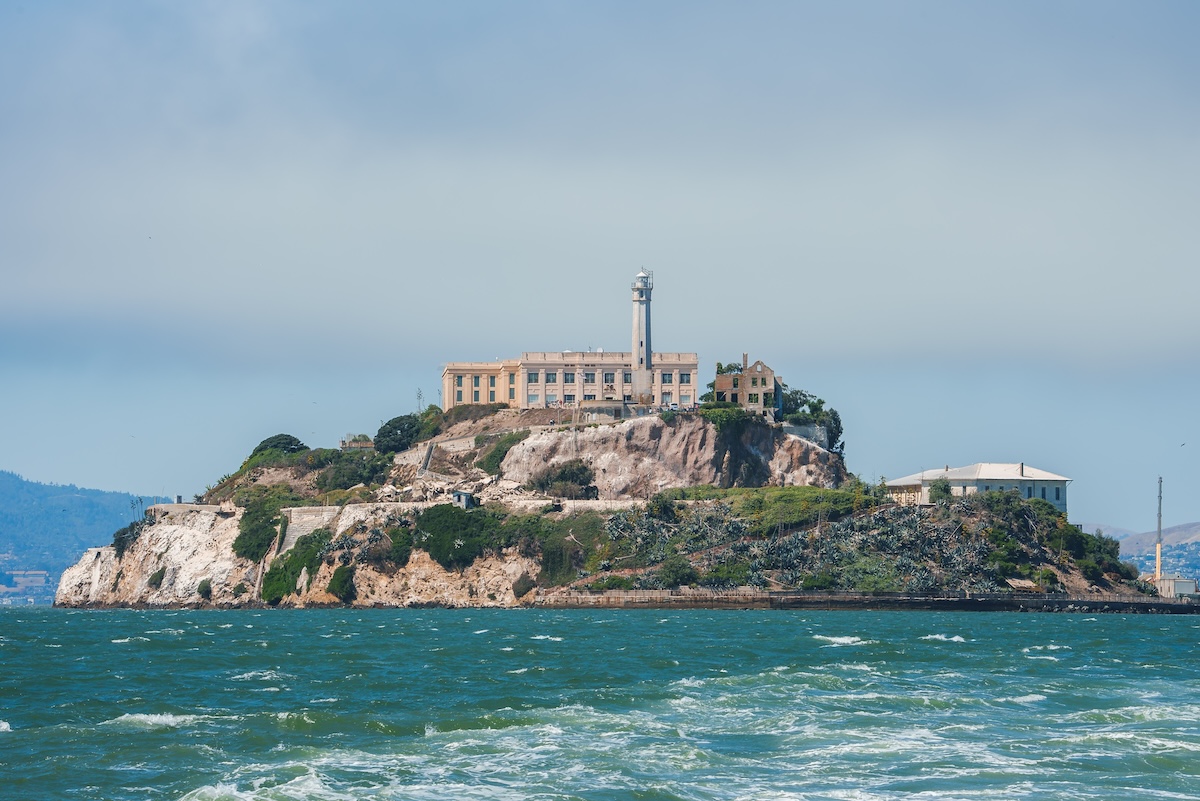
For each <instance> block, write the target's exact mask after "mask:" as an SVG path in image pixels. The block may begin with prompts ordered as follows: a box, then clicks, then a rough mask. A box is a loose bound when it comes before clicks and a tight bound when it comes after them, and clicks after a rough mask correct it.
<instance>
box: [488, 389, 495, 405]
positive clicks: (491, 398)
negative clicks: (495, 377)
mask: <svg viewBox="0 0 1200 801" xmlns="http://www.w3.org/2000/svg"><path fill="white" fill-rule="evenodd" d="M495 402H496V390H494V389H489V390H488V403H495Z"/></svg>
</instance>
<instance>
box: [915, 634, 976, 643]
mask: <svg viewBox="0 0 1200 801" xmlns="http://www.w3.org/2000/svg"><path fill="white" fill-rule="evenodd" d="M921 639H922V640H939V641H941V642H966V640H964V639H963V638H962V635H960V634H955V635H954V636H953V637H947V636H946V635H945V634H926V635H925V636H924V637H922V638H921Z"/></svg>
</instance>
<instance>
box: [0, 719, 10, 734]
mask: <svg viewBox="0 0 1200 801" xmlns="http://www.w3.org/2000/svg"><path fill="white" fill-rule="evenodd" d="M2 731H12V726H9V725H8V721H7V720H0V732H2Z"/></svg>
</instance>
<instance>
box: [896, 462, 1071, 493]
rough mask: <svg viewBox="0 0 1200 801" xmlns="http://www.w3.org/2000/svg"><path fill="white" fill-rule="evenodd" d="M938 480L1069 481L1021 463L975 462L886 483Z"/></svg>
mask: <svg viewBox="0 0 1200 801" xmlns="http://www.w3.org/2000/svg"><path fill="white" fill-rule="evenodd" d="M939 478H944V479H946V480H947V481H949V482H950V483H952V484H953V483H954V482H956V481H1070V480H1071V479H1069V478H1067V477H1066V476H1060V475H1058V474H1057V473H1051V472H1049V471H1048V470H1041V469H1039V468H1037V467H1031V466H1029V465H1027V464H1023V463H1021V462H1015V463H1009V462H976V463H975V464H969V465H967V466H966V467H940V468H937V469H935V470H922V471H921V472H920V473H913V474H912V475H911V476H904V477H902V478H893V479H892V480H891V481H889V482H887V486H889V487H910V486H916V485H918V484H925V483H927V482H930V481H934V480H936V479H939Z"/></svg>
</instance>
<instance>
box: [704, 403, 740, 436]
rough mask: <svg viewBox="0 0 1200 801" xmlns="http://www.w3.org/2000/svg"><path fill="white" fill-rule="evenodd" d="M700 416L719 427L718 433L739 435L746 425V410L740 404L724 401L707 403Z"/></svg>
mask: <svg viewBox="0 0 1200 801" xmlns="http://www.w3.org/2000/svg"><path fill="white" fill-rule="evenodd" d="M700 416H701V417H703V418H704V419H705V420H707V421H708V422H710V423H712V424H713V425H714V426H716V427H717V433H718V434H724V435H726V436H737V435H739V434H741V431H742V429H743V428H744V427H745V425H746V412H745V410H743V409H742V407H740V406H736V405H734V404H729V405H725V404H722V403H712V404H705V405H704V406H701V407H700Z"/></svg>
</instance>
